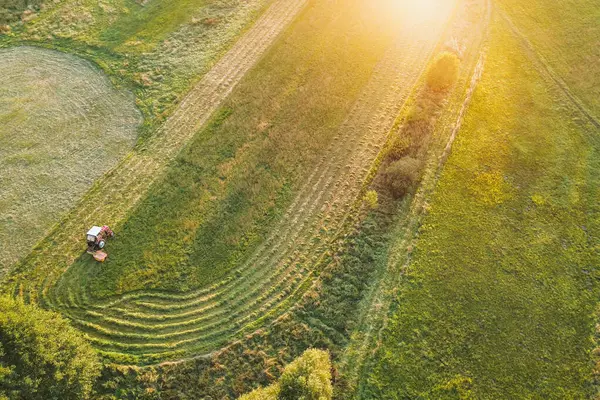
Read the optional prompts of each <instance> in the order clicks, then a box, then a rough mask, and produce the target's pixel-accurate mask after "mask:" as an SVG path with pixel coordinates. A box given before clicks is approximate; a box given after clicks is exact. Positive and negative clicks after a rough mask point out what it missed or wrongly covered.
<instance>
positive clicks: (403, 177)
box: [383, 157, 421, 198]
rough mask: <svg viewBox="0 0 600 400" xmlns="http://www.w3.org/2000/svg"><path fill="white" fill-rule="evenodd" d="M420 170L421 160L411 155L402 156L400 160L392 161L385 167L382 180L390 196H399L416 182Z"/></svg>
mask: <svg viewBox="0 0 600 400" xmlns="http://www.w3.org/2000/svg"><path fill="white" fill-rule="evenodd" d="M420 171H421V161H419V160H417V159H416V158H412V157H404V158H402V159H401V160H398V161H394V162H392V163H391V164H389V165H388V166H387V167H386V168H385V170H384V171H383V182H384V183H385V186H386V187H387V188H388V190H389V191H390V193H391V194H392V196H394V197H395V198H400V197H402V196H404V195H405V194H406V193H407V192H408V191H409V189H410V188H411V187H412V185H413V184H414V183H415V182H417V180H418V179H419V175H420Z"/></svg>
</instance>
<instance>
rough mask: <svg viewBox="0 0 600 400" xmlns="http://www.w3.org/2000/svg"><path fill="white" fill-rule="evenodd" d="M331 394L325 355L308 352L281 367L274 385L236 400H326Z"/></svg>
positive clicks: (329, 376) (327, 356)
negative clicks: (281, 371) (279, 375)
mask: <svg viewBox="0 0 600 400" xmlns="http://www.w3.org/2000/svg"><path fill="white" fill-rule="evenodd" d="M332 395H333V389H332V387H331V362H330V360H329V353H327V352H326V351H323V350H315V349H309V350H306V351H305V352H304V354H302V356H300V357H298V358H297V359H296V360H294V361H293V362H292V363H290V364H289V365H288V366H287V367H285V369H284V371H283V374H282V375H281V377H280V378H279V381H278V382H277V383H275V384H273V385H271V386H269V387H267V388H261V389H257V390H255V391H253V392H251V393H249V394H247V395H244V396H242V397H241V398H240V400H254V399H256V400H258V399H260V400H269V399H273V400H275V399H280V400H330V399H331V397H332Z"/></svg>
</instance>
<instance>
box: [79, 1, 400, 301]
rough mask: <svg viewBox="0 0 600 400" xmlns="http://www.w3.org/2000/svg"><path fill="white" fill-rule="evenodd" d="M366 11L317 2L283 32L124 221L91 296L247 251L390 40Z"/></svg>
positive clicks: (85, 265)
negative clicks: (280, 38) (162, 177)
mask: <svg viewBox="0 0 600 400" xmlns="http://www.w3.org/2000/svg"><path fill="white" fill-rule="evenodd" d="M364 7H365V6H364V5H363V4H362V3H361V2H360V1H355V2H353V3H351V4H349V5H348V6H347V7H345V9H344V10H341V11H340V10H339V9H338V8H339V7H338V6H337V5H335V4H332V3H331V4H330V3H325V4H324V5H321V6H318V7H317V6H314V7H312V8H311V9H310V10H309V11H307V13H306V14H305V15H304V17H303V18H302V20H301V21H300V22H298V23H297V24H295V25H294V27H293V28H292V29H291V30H290V31H289V32H288V33H287V34H285V36H284V37H283V38H282V40H281V41H280V43H279V44H278V45H277V46H276V47H275V48H274V49H273V51H271V52H270V54H269V55H268V56H267V57H266V58H265V60H264V61H263V62H262V63H261V64H260V65H259V66H258V67H257V68H256V69H255V70H254V71H252V72H251V74H250V75H249V76H248V77H247V78H246V79H245V81H244V82H243V83H242V84H241V86H240V87H239V89H238V90H237V91H236V93H235V94H234V95H233V96H232V97H231V98H230V99H229V100H228V101H227V102H226V104H225V105H224V106H223V108H222V110H221V111H220V112H219V114H218V115H217V116H215V117H214V118H213V121H212V122H211V124H209V126H208V127H206V128H205V129H203V130H202V131H200V132H199V133H198V134H197V136H196V137H195V139H194V140H193V142H192V143H191V144H190V145H189V147H188V148H187V149H186V150H185V151H184V152H183V153H182V154H181V155H180V156H179V157H178V158H177V159H176V160H175V161H174V162H173V164H172V166H171V167H170V168H169V170H168V172H167V174H166V177H165V178H164V179H162V180H160V181H159V182H158V183H156V184H155V185H154V186H153V187H152V188H151V189H150V192H149V193H148V195H147V196H146V198H145V199H144V200H143V201H142V203H141V204H140V205H139V207H137V208H136V210H135V211H134V212H133V213H132V214H131V215H130V216H129V218H128V219H127V221H126V222H125V224H124V226H123V227H122V228H121V229H120V230H119V232H118V240H115V241H114V242H113V243H111V244H110V247H109V251H110V253H111V257H110V261H109V262H107V263H106V264H105V266H104V267H103V270H102V273H101V274H98V275H96V276H93V277H91V279H90V281H89V282H88V283H89V288H90V290H91V293H92V295H95V296H106V295H112V294H114V293H124V292H127V291H131V290H135V289H141V288H146V289H148V288H163V289H164V288H166V289H171V290H176V291H180V290H183V291H185V290H189V289H193V288H197V287H200V286H207V285H209V284H211V283H213V282H215V281H218V280H219V279H222V278H223V277H225V276H227V275H228V274H229V273H230V272H231V270H232V268H233V267H236V266H239V265H240V264H241V262H242V261H243V260H244V259H245V258H247V257H248V256H249V254H250V253H251V252H252V251H253V250H254V249H255V248H256V246H257V245H258V244H259V243H261V241H262V240H263V239H264V237H265V235H266V234H267V232H268V231H269V228H270V227H271V226H272V223H273V222H274V221H275V220H276V219H277V218H278V216H280V215H281V214H282V212H283V210H284V209H285V207H286V206H287V205H288V204H289V203H290V201H291V199H292V196H293V194H294V192H295V191H296V190H297V189H298V183H299V178H300V177H302V176H303V175H305V174H306V173H307V172H308V171H309V170H310V169H311V167H312V166H313V165H314V164H315V162H316V161H317V160H318V159H319V156H320V155H321V154H323V152H324V150H325V149H326V148H327V146H328V145H329V143H331V140H332V139H333V136H334V135H335V134H336V133H337V128H338V126H339V125H340V124H341V123H342V122H343V121H344V119H345V117H346V115H347V113H348V112H349V110H350V107H351V105H352V104H353V102H354V100H355V98H356V96H357V94H358V93H359V90H360V89H361V88H362V86H363V85H364V84H365V83H366V82H367V80H368V79H369V77H370V75H371V72H372V69H373V68H374V66H375V64H376V63H377V61H378V59H379V58H380V57H381V55H382V54H383V51H384V50H385V49H386V46H387V45H388V44H389V43H390V40H391V35H390V31H389V30H388V31H386V30H385V29H380V28H379V27H378V24H377V22H378V19H377V18H378V17H379V16H377V15H374V14H367V13H364V12H363V10H364ZM334 10H335V12H336V13H338V16H339V18H336V19H332V17H331V16H332V13H333V12H334ZM361 14H364V15H362V16H361ZM342 16H343V18H342ZM342 40H343V41H345V42H346V43H347V44H348V45H347V46H339V43H340V41H342ZM92 267H93V266H92V265H90V261H88V258H87V257H84V259H83V260H81V261H79V262H78V263H77V264H75V265H74V267H73V268H72V270H73V272H72V273H73V274H81V273H83V271H90V270H93V268H92Z"/></svg>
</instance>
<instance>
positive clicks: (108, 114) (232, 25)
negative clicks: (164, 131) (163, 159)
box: [0, 0, 270, 269]
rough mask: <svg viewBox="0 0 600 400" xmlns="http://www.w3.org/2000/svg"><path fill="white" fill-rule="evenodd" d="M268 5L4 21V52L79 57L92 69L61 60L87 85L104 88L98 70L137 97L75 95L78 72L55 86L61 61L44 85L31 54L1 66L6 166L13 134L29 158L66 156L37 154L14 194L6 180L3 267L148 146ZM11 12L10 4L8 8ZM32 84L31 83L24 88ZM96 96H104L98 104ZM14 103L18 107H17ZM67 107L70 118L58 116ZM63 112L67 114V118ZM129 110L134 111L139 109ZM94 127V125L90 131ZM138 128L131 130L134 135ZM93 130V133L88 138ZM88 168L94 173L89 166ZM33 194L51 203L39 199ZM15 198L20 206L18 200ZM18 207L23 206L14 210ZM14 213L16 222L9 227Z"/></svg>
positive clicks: (100, 7) (144, 6)
mask: <svg viewBox="0 0 600 400" xmlns="http://www.w3.org/2000/svg"><path fill="white" fill-rule="evenodd" d="M15 4H16V3H15ZM268 4H270V2H269V1H267V0H264V1H263V0H253V1H244V2H238V1H226V0H223V1H220V0H219V1H217V0H214V1H152V2H147V3H146V2H136V1H133V0H132V1H127V0H125V1H120V0H119V1H117V0H115V1H104V2H100V3H99V2H95V1H62V2H46V3H43V4H42V5H41V7H38V8H35V7H33V8H32V9H35V10H37V11H36V12H32V11H31V10H28V11H26V12H25V14H23V18H22V19H21V20H19V19H16V20H15V19H11V20H10V21H8V22H10V25H6V26H4V25H2V29H0V48H11V50H7V51H10V52H19V51H20V50H18V47H19V46H22V45H27V46H38V47H44V48H50V49H56V50H59V51H61V52H66V53H72V54H74V55H77V56H80V57H82V58H84V59H87V60H89V61H91V62H92V64H88V63H87V62H86V61H85V60H78V59H76V58H74V57H70V58H65V60H70V61H65V62H67V63H68V62H70V63H71V64H72V65H71V66H70V67H71V69H72V70H74V71H75V70H81V68H80V66H85V68H88V69H89V70H90V79H91V80H98V79H100V80H101V78H98V77H97V76H96V75H98V76H100V75H101V73H100V71H98V70H97V69H96V67H100V69H101V70H102V71H103V72H105V73H106V74H107V75H108V78H105V81H102V83H101V85H102V86H104V85H105V86H107V87H108V86H110V85H111V82H112V84H113V85H116V86H117V90H119V92H125V91H131V92H133V96H132V97H134V99H130V100H129V101H130V102H131V103H132V104H131V105H128V104H125V102H124V100H121V99H120V98H117V97H115V98H114V99H113V98H111V97H109V96H107V97H104V98H103V97H102V95H100V92H98V93H95V92H94V91H88V92H87V93H85V94H83V95H81V93H79V91H82V90H85V86H86V85H87V83H86V82H83V83H82V80H81V77H80V76H79V75H78V74H77V73H76V72H73V73H69V72H67V73H65V74H64V75H63V76H59V77H58V78H56V77H54V76H53V74H56V72H57V69H58V68H60V67H59V65H58V63H59V62H58V61H57V62H54V61H52V60H53V59H54V58H56V57H55V56H52V57H49V60H46V65H47V66H48V71H47V73H48V74H49V75H48V76H47V77H46V76H44V74H45V73H44V72H43V71H42V69H41V68H42V66H39V67H36V66H34V65H32V66H30V72H29V73H25V72H24V71H25V70H24V68H25V67H24V65H28V62H29V63H33V64H35V63H40V62H39V60H38V59H35V58H32V57H30V56H29V55H30V54H31V53H32V51H30V50H22V52H23V56H22V57H23V58H25V59H27V58H28V57H29V61H28V62H27V61H25V62H24V63H21V64H19V63H13V64H9V63H6V64H4V65H3V72H4V76H3V78H4V80H3V85H4V86H5V87H3V98H2V103H3V104H6V106H3V110H2V112H3V116H2V118H7V119H8V120H9V122H10V123H7V124H4V129H6V131H7V132H8V131H9V130H10V132H11V133H10V134H4V135H3V137H2V138H1V139H0V144H2V147H3V155H6V157H7V159H6V160H7V162H9V161H10V160H11V159H17V158H19V157H22V156H23V150H22V149H19V148H13V142H14V140H20V139H14V137H15V136H16V134H19V135H22V136H31V137H30V138H29V139H30V140H29V139H26V140H25V142H27V143H29V144H28V146H29V150H27V149H26V150H25V151H26V152H27V151H28V152H29V153H31V151H32V150H31V147H32V146H34V145H36V144H39V141H40V139H42V138H43V140H44V146H42V147H44V150H42V148H38V149H37V150H35V151H37V152H38V153H40V152H41V151H45V152H46V153H48V152H50V153H51V152H52V151H53V150H51V149H50V147H51V146H52V145H55V146H60V147H61V148H60V149H58V147H57V148H55V150H57V149H58V150H57V151H58V152H59V153H60V152H61V151H63V152H64V151H65V150H66V151H67V152H68V153H69V154H68V155H65V154H62V155H56V154H54V155H49V154H46V155H45V156H40V157H41V158H44V157H45V159H46V160H47V161H48V162H45V163H44V162H41V163H36V165H37V171H38V172H39V173H37V175H36V176H35V177H33V176H24V177H23V179H22V180H21V181H20V182H19V183H18V186H19V188H18V190H17V189H15V188H9V186H11V184H10V182H8V181H7V183H6V187H7V188H6V189H5V190H4V191H3V204H4V203H6V204H8V205H6V206H4V209H3V212H2V214H3V215H2V218H3V223H2V233H1V235H2V238H3V240H1V241H0V243H1V244H0V248H1V249H2V250H0V252H1V253H0V254H1V255H0V266H2V268H0V269H8V268H9V267H13V266H14V265H16V264H17V262H18V261H19V260H21V259H22V258H23V257H24V256H25V255H26V254H27V253H28V251H29V250H30V249H31V247H32V246H33V245H34V244H35V243H36V242H37V241H39V240H40V239H41V238H43V236H44V234H47V233H48V232H49V230H50V229H51V228H52V227H53V225H54V224H55V223H56V222H58V221H59V219H60V218H61V217H63V216H64V214H65V212H66V211H68V210H69V209H71V207H72V206H73V205H74V204H76V202H77V200H79V199H80V198H81V196H82V195H83V194H84V193H85V192H86V190H88V189H89V188H90V187H91V185H92V183H93V182H94V180H95V179H97V178H99V177H100V176H102V174H103V173H104V172H106V171H107V170H108V169H110V168H111V167H112V166H113V165H115V164H116V162H117V161H119V160H121V159H122V158H123V156H124V155H125V154H127V152H128V151H130V150H131V148H132V146H133V144H135V143H138V144H142V143H146V141H147V139H148V138H150V137H152V136H153V135H154V134H155V133H156V130H157V129H158V127H160V126H161V124H162V123H163V121H164V120H165V119H166V117H167V116H169V115H170V114H171V112H172V111H173V109H175V108H176V107H177V105H178V102H179V101H180V100H181V99H182V98H183V97H184V96H185V95H186V93H187V92H188V91H189V89H190V87H192V85H193V84H195V83H196V82H197V81H198V80H200V79H201V78H202V76H203V75H204V74H205V73H206V72H207V71H208V70H209V68H210V67H211V66H212V65H213V64H214V63H215V61H216V60H218V59H219V57H220V56H221V55H222V54H223V53H224V51H225V50H227V48H228V47H230V46H231V45H232V43H233V42H234V41H235V39H236V38H237V37H238V36H239V35H240V34H241V33H243V32H244V31H245V30H246V28H247V27H248V26H249V24H251V23H252V22H253V21H254V20H255V19H256V17H257V16H258V15H259V14H260V13H261V12H262V11H263V10H264V7H265V6H267V5H268ZM7 7H9V8H10V7H12V6H11V4H7ZM11 10H13V11H15V10H16V11H18V10H17V9H13V8H11ZM16 11H15V12H16ZM11 12H12V11H11ZM22 48H23V49H26V47H22ZM7 54H8V53H7ZM47 54H58V53H52V52H48V53H47ZM65 57H66V56H65ZM36 68H37V70H36ZM68 70H69V69H67V71H68ZM31 71H33V72H31ZM32 75H36V76H34V77H32ZM71 78H72V79H71ZM26 79H30V81H24V80H26ZM69 79H71V81H70V82H69ZM36 80H41V81H45V80H48V82H47V83H48V86H43V89H42V91H43V90H54V89H56V91H57V95H56V96H55V97H54V98H53V99H51V98H49V97H48V96H47V95H46V94H45V92H44V93H35V90H37V89H35V87H34V86H32V85H33V84H34V83H35V82H37V81H36ZM19 84H21V85H24V87H23V88H22V90H21V92H22V93H19V90H18V85H19ZM50 85H54V86H50ZM61 85H62V86H61ZM69 85H70V86H69ZM77 85H79V86H77ZM51 88H54V89H51ZM102 90H104V89H102ZM107 90H109V89H107ZM110 90H114V89H112V88H111V89H110ZM69 91H71V92H72V93H69ZM32 93H35V94H36V95H39V96H38V98H37V99H36V101H37V109H35V110H34V109H33V108H32V107H31V105H28V104H26V103H25V100H26V98H27V96H31V95H32ZM92 95H98V97H97V98H96V99H95V100H93V99H91V96H92ZM69 96H72V97H69ZM123 96H124V97H127V96H125V95H123ZM14 99H19V100H18V102H14V101H13V100H14ZM59 102H61V103H60V104H59ZM78 102H81V103H82V104H78ZM134 102H135V106H136V107H137V108H138V109H139V111H141V114H142V116H143V120H142V121H141V122H140V121H138V120H136V121H135V123H133V122H128V121H125V120H123V115H125V114H127V109H128V108H129V109H132V108H133V103H134ZM8 103H12V104H8ZM17 104H20V106H17ZM61 107H62V108H63V109H64V111H60V108H61ZM61 112H62V113H63V114H64V115H62V116H61V115H60V114H61ZM131 112H135V113H137V111H135V110H133V111H131ZM15 113H17V114H19V113H20V115H21V116H18V115H17V114H15ZM24 113H28V115H29V116H30V118H29V120H28V121H27V123H26V125H18V123H21V122H19V121H23V115H25V114H24ZM73 113H77V116H76V117H75V116H73V115H72V114H73ZM4 114H6V115H4ZM98 121H109V123H107V132H109V133H110V134H109V135H108V136H105V137H103V138H101V139H100V137H99V136H98V132H97V131H98V126H100V125H101V124H102V123H100V122H98ZM123 121H125V122H123ZM27 124H28V125H27ZM90 124H91V125H94V126H93V127H92V128H90ZM132 124H133V125H132ZM132 126H133V131H131V129H130V128H131V127H132ZM115 127H117V128H118V130H121V133H119V134H120V135H125V136H128V137H130V139H131V140H130V141H129V142H127V143H126V142H124V141H123V140H120V139H119V138H118V137H117V136H116V135H115V132H114V129H113V128H115ZM42 128H43V129H42ZM89 130H91V131H92V132H87V131H89ZM86 132H87V136H86ZM49 133H50V134H49ZM7 135H8V136H7ZM9 136H10V137H9ZM67 136H68V139H66V137H67ZM11 137H12V139H11ZM136 139H137V140H136ZM95 147H97V150H95V149H94V148H95ZM102 149H106V151H105V150H102ZM90 152H92V154H94V155H95V156H96V157H98V159H95V160H90V159H88V158H87V157H91V156H92V154H89V153H90ZM115 152H116V153H115ZM55 153H56V151H55ZM38 155H39V154H38ZM115 155H116V157H115ZM29 156H31V154H29ZM40 157H38V158H40ZM48 157H50V158H51V160H49V159H48ZM103 158H104V159H103ZM86 160H87V161H86ZM86 162H89V166H86V167H84V166H83V165H87V164H86ZM32 163H35V160H32ZM30 164H31V163H30ZM28 165H29V164H28ZM14 168H16V167H13V168H12V169H11V171H9V172H7V174H6V179H9V178H10V176H16V175H15V174H16V172H15V171H14ZM25 169H27V171H28V172H26V175H27V174H29V175H31V174H30V173H33V174H34V175H35V174H36V173H35V172H34V171H36V170H34V168H33V167H32V168H29V167H27V166H25V167H20V169H19V170H18V171H20V172H19V173H21V172H23V171H25ZM87 169H89V170H90V171H87ZM61 177H64V179H62V178H61ZM10 179H12V178H10ZM11 187H12V186H11ZM36 193H38V194H39V193H45V194H47V196H46V197H45V198H44V199H41V198H40V197H39V196H38V195H37V194H36ZM15 196H16V197H18V198H19V200H18V201H14V199H13V198H14V197H15ZM11 199H13V200H11ZM17 204H21V205H22V206H23V207H24V208H23V207H22V208H21V209H18V205H17ZM27 207H28V208H27ZM15 215H18V216H17V217H16V219H18V220H19V221H20V222H19V221H17V222H14V221H13V219H14V218H15V217H14V216H15Z"/></svg>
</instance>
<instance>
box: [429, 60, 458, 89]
mask: <svg viewBox="0 0 600 400" xmlns="http://www.w3.org/2000/svg"><path fill="white" fill-rule="evenodd" d="M459 69H460V60H459V59H458V56H457V55H456V54H454V53H451V52H448V51H444V52H442V53H440V54H439V55H438V56H437V58H436V59H435V61H434V62H433V64H432V65H431V67H430V68H429V70H428V71H427V86H429V87H430V88H431V90H433V91H435V92H441V91H444V90H448V89H450V87H452V85H454V84H455V83H456V81H457V80H458V72H459Z"/></svg>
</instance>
